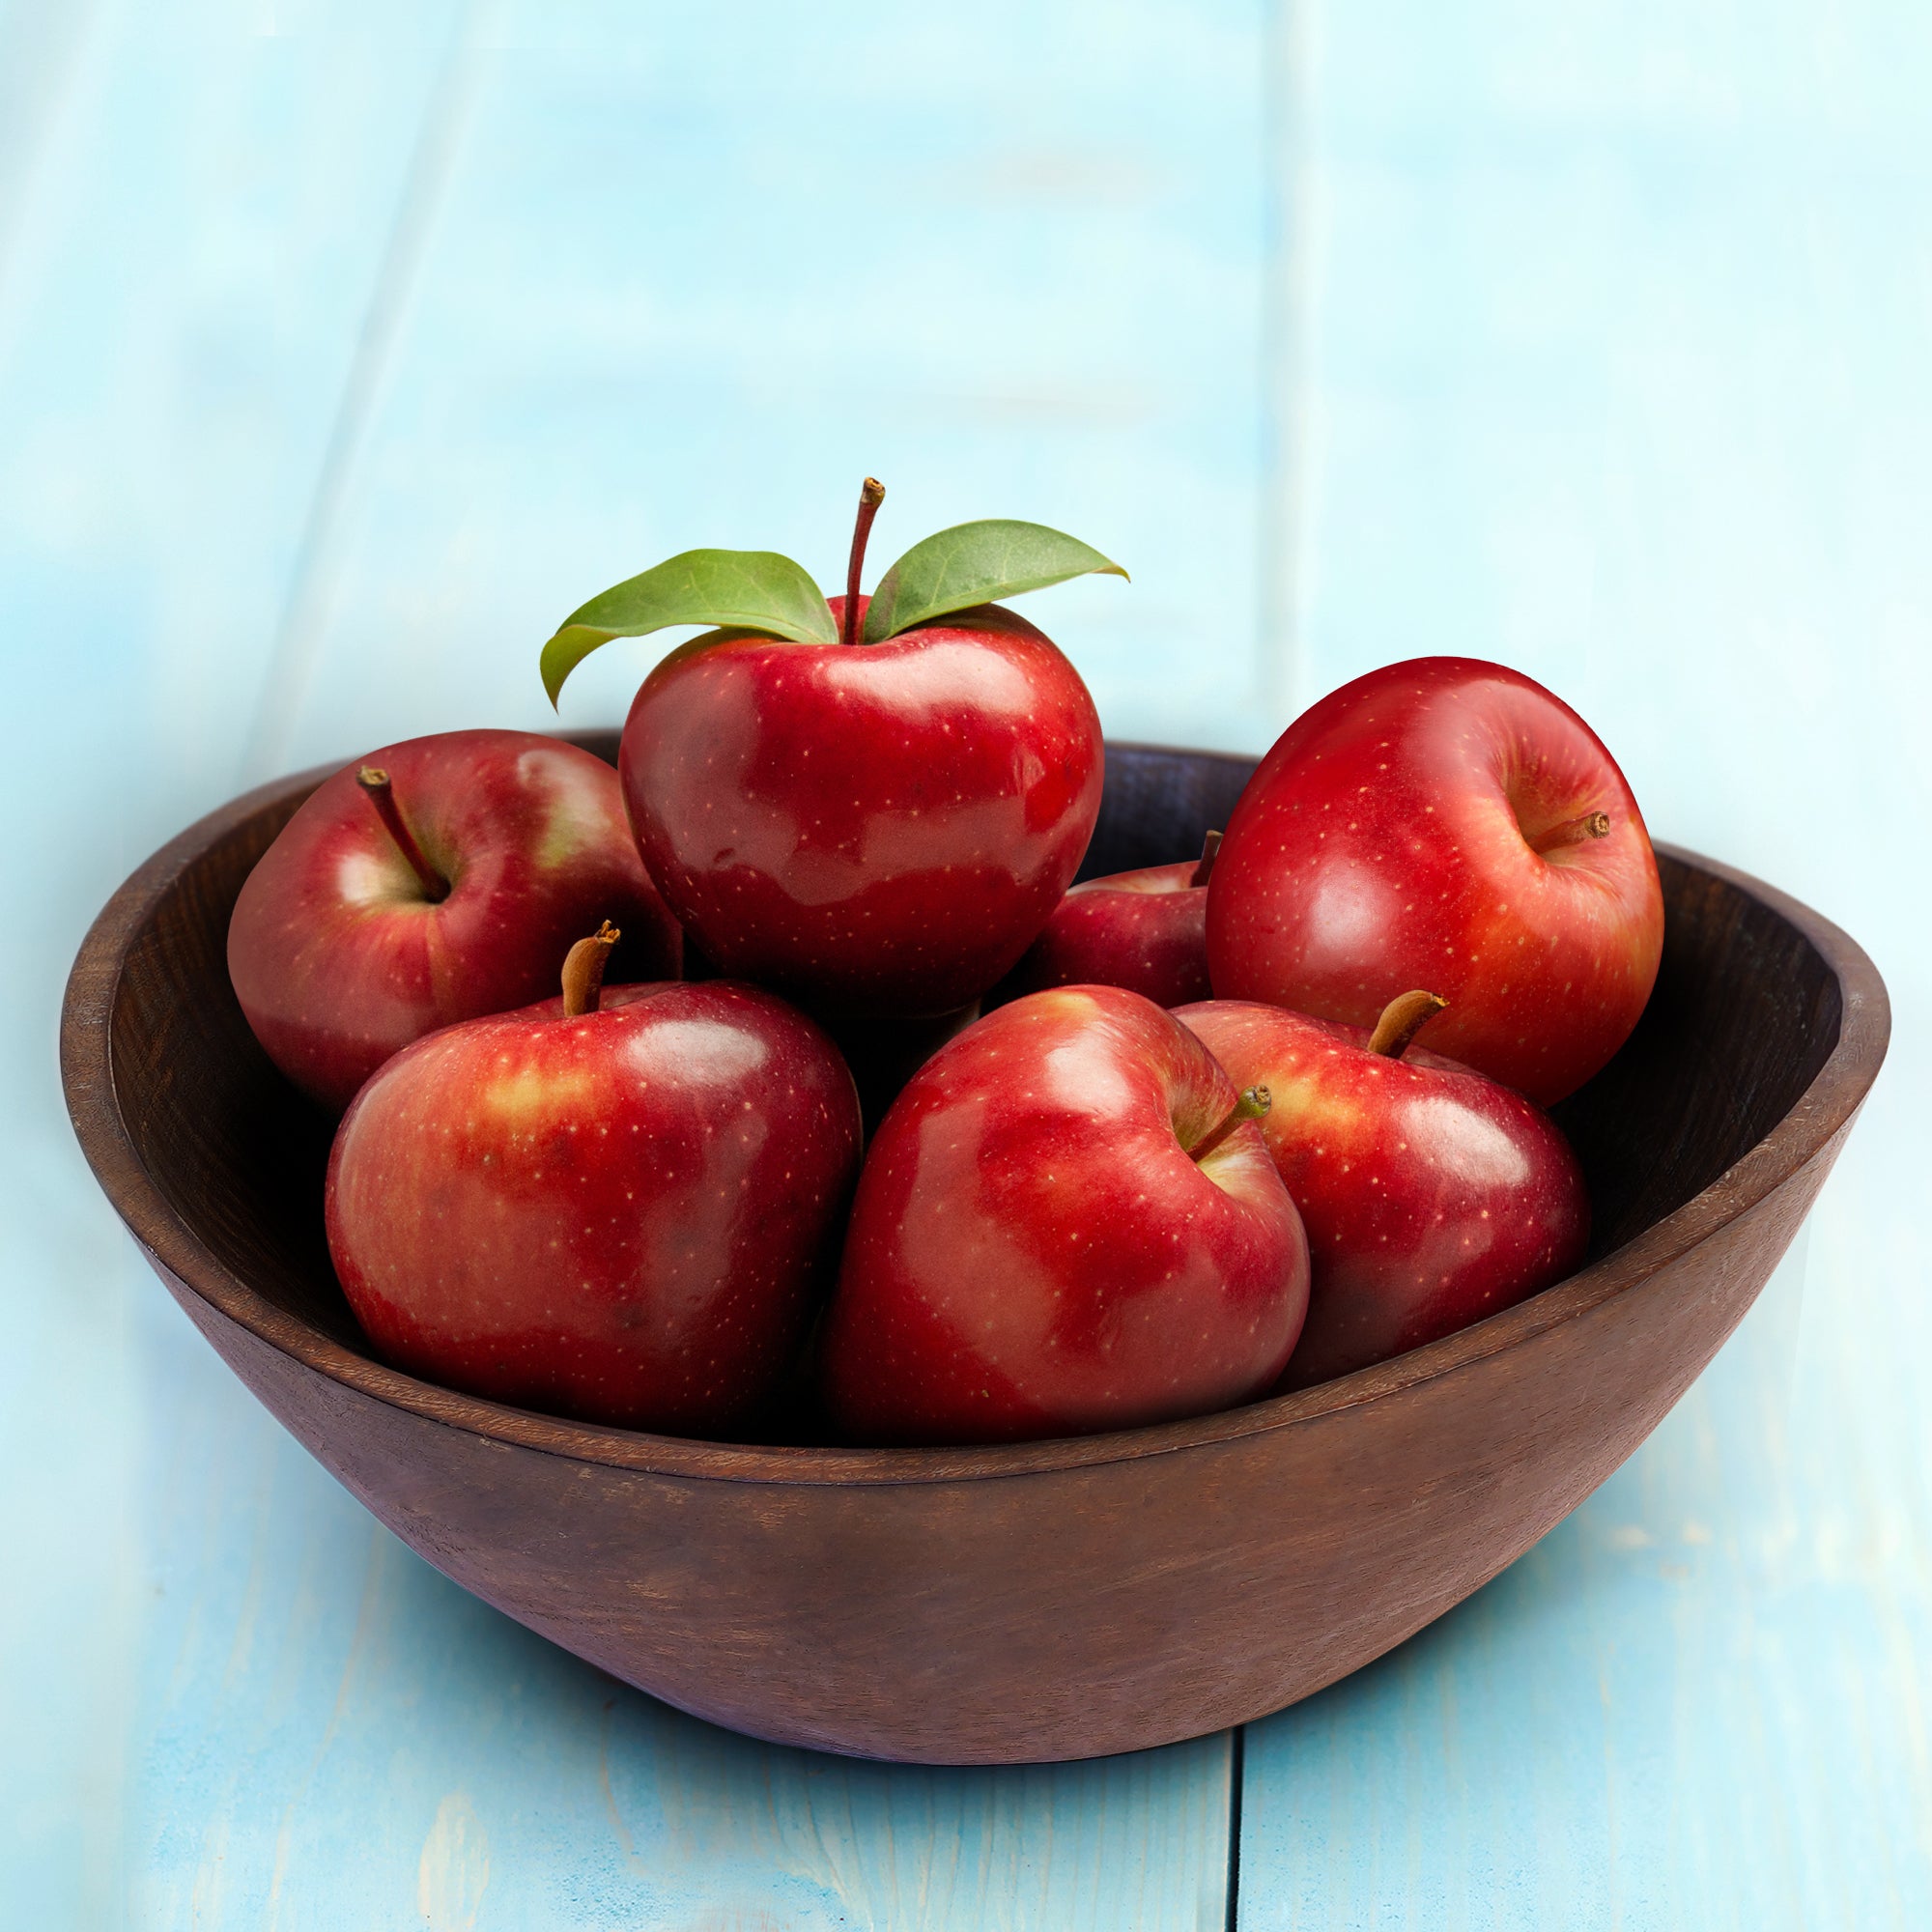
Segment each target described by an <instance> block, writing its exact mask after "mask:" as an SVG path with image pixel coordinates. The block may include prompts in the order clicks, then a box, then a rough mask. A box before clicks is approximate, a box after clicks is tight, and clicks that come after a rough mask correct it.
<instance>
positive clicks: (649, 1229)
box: [326, 926, 859, 1435]
mask: <svg viewBox="0 0 1932 1932" xmlns="http://www.w3.org/2000/svg"><path fill="white" fill-rule="evenodd" d="M616 937H617V934H616V931H615V930H614V929H613V928H611V927H610V926H605V927H603V928H601V929H600V930H599V931H598V932H597V933H596V934H595V935H594V936H592V937H590V938H587V939H583V940H582V941H580V943H579V944H578V945H576V946H574V947H573V948H572V949H571V951H570V952H569V954H568V955H567V957H566V960H565V962H564V966H563V972H562V982H563V997H562V998H561V999H560V1000H558V999H554V998H553V999H550V1000H546V1001H544V1002H542V1003H540V1004H538V1005H535V1006H530V1007H526V1008H524V1009H521V1010H520V1011H517V1012H512V1013H499V1014H495V1015H492V1016H490V1017H488V1018H484V1019H476V1020H469V1021H466V1022H465V1023H464V1024H463V1025H461V1026H454V1027H448V1028H445V1029H444V1030H443V1031H442V1032H440V1033H437V1034H433V1035H431V1036H430V1037H428V1038H427V1039H422V1040H418V1041H417V1042H416V1043H415V1044H414V1045H413V1046H411V1047H409V1048H407V1049H406V1050H405V1051H404V1052H402V1053H400V1054H398V1055H397V1056H396V1057H395V1058H394V1059H393V1060H391V1061H389V1062H388V1064H387V1065H384V1067H383V1068H382V1070H381V1071H380V1072H379V1073H377V1075H376V1076H375V1078H374V1079H372V1080H371V1081H370V1082H369V1083H368V1085H367V1086H366V1087H364V1088H363V1089H362V1091H361V1093H360V1094H357V1095H356V1097H355V1103H354V1105H353V1106H351V1108H350V1109H349V1112H348V1114H347V1115H346V1116H345V1117H344V1119H343V1122H342V1124H341V1126H340V1128H339V1129H338V1130H337V1132H336V1137H335V1146H334V1150H333V1151H332V1153H331V1155H330V1158H329V1163H328V1180H327V1207H326V1218H327V1232H328V1246H329V1253H330V1254H331V1255H332V1257H333V1258H334V1262H335V1268H336V1273H337V1274H338V1276H339V1277H340V1279H341V1282H342V1288H343V1292H344V1293H345V1294H347V1296H348V1297H349V1305H350V1307H351V1308H352V1309H354V1310H355V1317H356V1320H357V1321H360V1322H361V1324H362V1326H363V1328H364V1329H365V1330H366V1331H367V1333H368V1335H369V1338H370V1340H371V1341H372V1342H373V1343H374V1344H375V1346H376V1349H377V1350H378V1352H379V1353H380V1354H381V1355H382V1356H383V1358H384V1360H385V1361H388V1362H391V1363H394V1364H395V1365H396V1366H397V1367H399V1368H402V1369H406V1370H409V1371H410V1372H411V1373H412V1374H416V1375H422V1376H428V1377H431V1378H434V1379H435V1380H437V1381H440V1382H442V1383H444V1384H446V1385H447V1386H448V1387H450V1388H458V1389H464V1390H467V1391H469V1393H471V1394H474V1395H481V1396H488V1397H491V1398H493V1399H494V1400H496V1401H497V1402H507V1403H514V1404H516V1405H518V1406H521V1407H525V1408H540V1409H545V1410H549V1411H552V1412H554V1413H556V1414H560V1415H571V1416H577V1417H580V1418H582V1420H584V1421H588V1422H602V1423H611V1424H615V1425H618V1426H621V1427H625V1428H632V1429H655V1430H662V1431H667V1432H669V1433H672V1434H680V1435H683V1434H711V1433H715V1432H717V1431H718V1430H720V1429H724V1428H728V1427H731V1426H733V1425H736V1424H738V1423H741V1422H743V1421H744V1420H746V1419H747V1418H748V1417H750V1416H752V1415H753V1412H754V1411H755V1410H756V1409H757V1407H758V1405H759V1404H760V1403H761V1402H762V1401H763V1400H764V1399H765V1398H766V1397H768V1396H769V1395H771V1393H772V1392H773V1390H774V1388H775V1387H776V1385H777V1384H778V1383H779V1381H780V1379H781V1377H782V1376H783V1374H784V1372H785V1371H786V1369H787V1367H788V1366H789V1365H790V1363H791V1361H792V1358H793V1357H794V1355H795V1354H796V1353H797V1350H798V1348H799V1345H800V1343H801V1341H802V1340H803V1338H804V1334H805V1330H806V1328H807V1325H808V1324H809V1322H810V1319H811V1315H812V1313H813V1310H814V1309H815V1307H816V1306H817V1303H818V1299H819V1297H820V1295H821V1294H822V1293H823V1291H824V1287H825V1284H826V1281H827V1278H828V1276H829V1274H830V1271H831V1268H832V1266H833V1264H835V1263H836V1260H837V1256H838V1235H839V1228H840V1223H841V1220H842V1217H843V1213H844V1208H845V1204H846V1202H847V1200H848V1199H849V1197H850V1193H851V1186H852V1181H853V1178H854V1176H855V1174H856V1172H857V1169H858V1164H859V1107H858V1100H857V1096H856V1095H855V1094H854V1093H853V1091H852V1080H851V1076H850V1075H849V1074H848V1073H847V1072H846V1070H845V1068H844V1065H842V1064H841V1062H840V1061H839V1058H838V1053H837V1052H836V1051H835V1049H834V1048H833V1046H832V1043H831V1041H830V1040H828V1039H827V1038H826V1037H825V1035H824V1034H823V1033H822V1032H821V1031H820V1030H819V1029H818V1028H817V1027H815V1026H814V1025H812V1023H811V1022H810V1020H808V1019H807V1018H806V1017H805V1016H804V1015H803V1014H802V1013H800V1012H798V1011H796V1010H795V1009H792V1008H790V1007H788V1006H786V1005H785V1004H784V1002H783V1001H781V1000H780V999H778V998H776V997H775V996H774V995H772V994H770V993H766V992H761V991H760V990H759V989H758V988H756V987H755V986H744V985H737V984H734V983H732V982H730V981H728V980H706V981H705V982H703V983H702V984H698V985H693V984H690V983H688V982H678V981H671V982H668V983H661V984H656V985H630V986H612V987H610V988H608V989H606V988H605V987H604V986H603V984H602V977H603V972H604V966H605V961H606V959H607V958H608V956H609V953H610V949H611V945H612V944H613V943H614V942H615V940H616ZM553 983H554V981H553Z"/></svg>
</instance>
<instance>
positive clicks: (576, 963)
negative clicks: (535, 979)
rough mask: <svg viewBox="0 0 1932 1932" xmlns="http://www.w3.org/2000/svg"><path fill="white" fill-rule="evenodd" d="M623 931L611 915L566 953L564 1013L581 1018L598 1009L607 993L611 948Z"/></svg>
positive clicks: (564, 965)
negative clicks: (619, 929) (615, 924)
mask: <svg viewBox="0 0 1932 1932" xmlns="http://www.w3.org/2000/svg"><path fill="white" fill-rule="evenodd" d="M623 936H624V935H623V934H622V933H621V932H619V931H618V930H617V928H616V927H615V926H614V925H612V924H611V922H610V921H609V920H608V919H607V920H606V921H605V922H604V923H603V924H602V925H600V926H599V927H598V928H597V930H596V931H595V932H593V933H592V934H591V935H590V937H589V938H588V939H580V940H579V941H578V942H577V944H576V945H575V946H573V947H572V948H571V949H570V951H569V952H566V953H565V954H564V957H563V1016H564V1018H565V1019H567V1020H581V1019H582V1017H583V1016H584V1014H586V1013H594V1012H595V1011H596V1010H597V1009H598V1006H599V1004H600V1003H601V1001H602V999H603V997H604V969H605V967H606V966H608V965H609V964H610V963H611V947H613V946H615V945H616V943H617V942H618V940H620V939H622V938H623Z"/></svg>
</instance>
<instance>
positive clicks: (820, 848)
mask: <svg viewBox="0 0 1932 1932" xmlns="http://www.w3.org/2000/svg"><path fill="white" fill-rule="evenodd" d="M829 601H830V603H831V606H832V610H833V612H834V614H835V617H837V618H838V620H839V621H840V623H841V624H842V621H843V611H844V603H845V600H844V599H842V598H834V599H831V600H829ZM867 602H869V600H862V603H861V609H862V610H863V609H864V606H865V604H866V603H867ZM618 770H619V773H620V774H621V776H622V779H623V783H624V799H625V803H626V804H627V805H628V806H629V808H630V813H631V823H632V825H633V827H634V828H635V829H636V832H637V835H638V843H639V847H640V849H641V850H642V852H643V855H644V864H645V865H646V866H647V867H649V869H650V873H651V876H652V878H654V879H655V880H656V881H657V882H658V884H659V886H660V887H661V888H662V889H663V892H664V895H665V897H666V898H667V899H668V901H669V903H670V906H671V909H672V911H673V912H674V913H675V914H676V915H677V917H678V918H679V919H680V920H681V921H682V922H683V923H685V924H686V925H687V926H688V927H689V928H690V930H691V934H692V937H693V938H694V939H695V940H696V942H697V944H698V945H699V946H700V947H702V948H703V950H704V952H705V954H706V955H707V957H709V958H710V959H712V960H713V961H715V962H716V963H717V965H718V968H719V970H720V971H721V972H725V973H730V974H735V975H738V976H740V977H743V978H747V979H755V980H761V981H767V982H769V983H771V984H773V985H775V986H780V987H782V988H783V989H785V990H786V991H787V992H790V993H793V994H795V995H798V996H800V997H803V998H806V999H809V1000H811V1001H814V1002H819V1003H830V1004H832V1005H836V1006H844V1007H857V1008H865V1009H873V1010H877V1009H885V1010H889V1011H893V1012H897V1013H912V1014H939V1013H945V1012H950V1011H952V1010H955V1009H958V1008H961V1007H964V1006H966V1005H968V1004H969V1003H970V1002H972V1001H973V1000H976V999H977V998H979V996H980V994H981V993H983V992H984V991H985V990H986V988H987V987H988V986H990V985H992V983H993V982H994V981H995V980H998V979H999V978H1000V976H1001V975H1002V974H1003V973H1005V972H1006V971H1007V969H1008V968H1009V966H1011V965H1012V963H1013V962H1014V960H1016V959H1017V958H1018V957H1019V956H1020V954H1021V953H1022V952H1025V951H1026V949H1027V946H1028V944H1029V943H1030V942H1031V941H1032V939H1033V937H1034V935H1035V934H1036V933H1037V932H1038V931H1039V929H1040V927H1041V926H1042V925H1044V924H1045V923H1046V919H1047V915H1048V914H1049V913H1051V912H1052V910H1053V908H1054V906H1055V905H1056V904H1057V903H1058V902H1059V899H1060V896H1061V895H1062V894H1063V893H1064V892H1065V890H1066V886H1067V882H1068V881H1069V880H1070V879H1071V878H1072V877H1073V874H1074V872H1075V871H1076V870H1077V869H1078V867H1079V865H1080V860H1081V857H1082V855H1083V854H1084V853H1085V852H1086V849H1087V841H1088V839H1089V838H1091V837H1092V836H1093V831H1094V819H1095V817H1096V816H1097V815H1098V813H1099V810H1100V779H1101V751H1100V721H1099V719H1098V717H1097V716H1096V715H1095V713H1094V702H1093V699H1092V698H1091V697H1089V696H1088V695H1087V687H1086V686H1085V685H1084V684H1082V683H1081V681H1080V676H1079V673H1078V672H1076V671H1075V670H1074V668H1073V667H1072V666H1071V665H1070V664H1068V663H1067V661H1066V660H1065V658H1064V657H1062V656H1061V654H1060V653H1059V652H1058V651H1057V650H1056V649H1055V648H1054V647H1053V645H1052V644H1051V643H1050V642H1049V641H1048V639H1046V638H1045V637H1043V636H1042V635H1041V634H1040V633H1039V632H1038V631H1037V630H1035V629H1034V627H1033V626H1032V625H1031V624H1029V623H1028V622H1027V621H1026V620H1025V619H1024V618H1022V617H1017V616H1015V615H1014V614H1013V613H1012V612H1011V611H1007V610H1004V609H1001V608H999V607H997V606H993V605H987V606H983V607H981V608H980V609H979V610H975V611H960V612H959V613H957V614H956V615H952V616H948V617H946V618H943V619H940V620H937V621H935V622H932V623H929V624H923V625H920V626H919V627H917V628H916V629H913V630H909V631H905V632H902V633H900V634H899V635H898V636H896V637H893V638H888V639H885V640H884V641H882V642H879V643H872V644H865V643H855V644H846V643H838V644H800V643H789V642H782V641H779V640H777V639H771V638H766V637H755V636H739V637H729V636H727V637H725V638H724V639H722V640H721V641H718V642H715V643H710V644H708V645H706V647H704V648H703V649H700V650H696V651H691V652H689V653H675V652H674V653H673V654H672V655H671V656H670V657H669V658H668V659H667V660H666V661H665V662H664V663H663V664H661V665H660V666H659V667H658V668H657V669H656V670H654V671H653V672H652V673H651V674H650V676H649V677H648V678H646V679H645V681H644V684H643V687H642V689H641V690H640V691H639V693H638V696H637V701H636V702H635V703H634V704H633V705H632V707H631V715H630V719H629V721H628V722H627V724H626V725H625V726H624V740H623V751H622V753H621V755H620V757H619V759H618Z"/></svg>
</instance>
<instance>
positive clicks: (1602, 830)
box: [1529, 811, 1610, 852]
mask: <svg viewBox="0 0 1932 1932" xmlns="http://www.w3.org/2000/svg"><path fill="white" fill-rule="evenodd" d="M1609 836H1610V814H1609V813H1608V812H1607V811H1579V812H1578V813H1577V816H1576V817H1575V818H1566V819H1564V820H1563V822H1562V823H1561V824H1560V825H1552V826H1551V827H1550V828H1549V830H1548V832H1539V833H1538V834H1537V835H1536V837H1535V838H1532V839H1531V840H1530V841H1529V849H1530V850H1531V851H1532V852H1554V851H1556V850H1558V849H1559V848H1560V847H1562V846H1564V845H1580V844H1582V842H1583V841H1584V839H1586V838H1608V837H1609Z"/></svg>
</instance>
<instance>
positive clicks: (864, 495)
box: [838, 476, 886, 644]
mask: <svg viewBox="0 0 1932 1932" xmlns="http://www.w3.org/2000/svg"><path fill="white" fill-rule="evenodd" d="M885 500H886V486H885V485H884V484H883V483H881V482H880V481H879V479H878V478H877V477H876V476H868V477H867V478H866V480H865V482H864V483H862V484H861V485H860V486H859V514H858V517H857V518H856V520H855V521H854V522H853V525H852V554H851V555H850V556H848V557H847V558H846V560H845V621H844V623H843V624H842V625H841V626H840V628H839V636H838V641H839V642H840V643H841V644H856V643H858V642H860V641H861V639H860V637H859V573H860V571H861V570H863V569H864V568H865V565H866V540H867V537H869V536H870V535H871V534H872V519H873V518H874V517H876V516H877V515H878V514H879V505H880V504H881V503H883V502H884V501H885Z"/></svg>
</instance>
